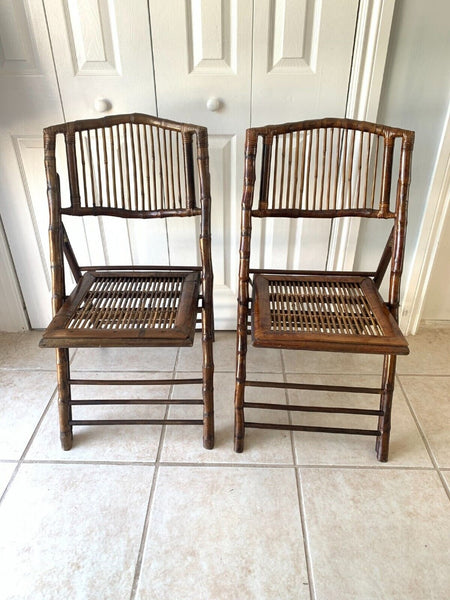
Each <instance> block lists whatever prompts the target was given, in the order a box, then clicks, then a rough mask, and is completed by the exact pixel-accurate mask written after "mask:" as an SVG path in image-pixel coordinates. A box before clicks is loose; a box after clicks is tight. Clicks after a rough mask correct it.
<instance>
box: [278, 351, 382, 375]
mask: <svg viewBox="0 0 450 600" xmlns="http://www.w3.org/2000/svg"><path fill="white" fill-rule="evenodd" d="M283 360H284V365H285V369H286V373H350V374H352V373H361V374H372V373H380V376H381V370H382V367H383V357H382V356H376V355H372V356H370V355H368V354H348V353H345V352H307V351H302V350H283Z"/></svg>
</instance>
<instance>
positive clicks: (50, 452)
mask: <svg viewBox="0 0 450 600" xmlns="http://www.w3.org/2000/svg"><path fill="white" fill-rule="evenodd" d="M73 375H74V376H75V377H76V376H77V375H78V376H81V377H85V378H92V379H94V378H95V377H99V378H102V377H104V378H105V379H107V378H111V374H107V376H106V375H105V374H102V373H95V372H94V373H89V374H88V376H86V372H79V373H77V372H75V371H74V372H73ZM113 376H114V377H115V378H117V379H125V378H127V377H130V373H120V372H119V373H117V372H115V373H114V374H113ZM157 378H167V373H164V372H163V373H133V379H157ZM169 389H170V388H169V386H165V385H164V386H147V385H145V386H144V385H138V386H122V385H120V386H76V387H74V392H73V394H74V395H73V397H74V399H75V398H78V399H87V398H105V399H106V398H110V399H119V398H136V399H142V398H155V399H156V398H161V399H166V398H168V395H169ZM164 412H165V406H164V405H156V406H140V405H136V406H121V405H119V406H74V407H73V416H74V418H80V419H127V418H130V419H161V418H163V417H164ZM160 436H161V426H160V425H103V426H95V425H86V426H77V427H74V442H73V447H72V449H71V450H70V451H69V452H65V451H64V450H62V449H61V446H60V443H59V429H58V411H57V406H56V401H55V402H53V404H52V406H51V407H50V410H49V411H48V413H47V415H46V417H45V419H44V421H43V423H42V424H41V427H40V428H39V431H38V433H37V435H36V437H35V439H34V442H33V444H32V445H31V447H30V449H29V451H28V453H27V456H26V458H27V459H29V460H66V461H72V460H87V461H100V462H101V461H132V462H133V461H148V462H151V461H154V460H155V459H156V454H157V451H158V446H159V441H160Z"/></svg>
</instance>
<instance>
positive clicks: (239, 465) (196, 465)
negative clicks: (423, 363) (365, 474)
mask: <svg viewBox="0 0 450 600" xmlns="http://www.w3.org/2000/svg"><path fill="white" fill-rule="evenodd" d="M17 462H18V461H16V460H14V459H0V464H14V463H17ZM22 463H23V464H27V465H94V466H95V465H97V466H112V467H124V466H125V467H127V466H129V467H155V466H156V462H155V461H142V462H139V461H123V462H121V461H106V460H105V461H98V460H59V459H42V460H40V459H29V460H27V459H25V460H23V461H22ZM158 466H159V467H186V468H193V467H194V468H199V469H204V468H219V467H220V468H225V469H227V468H228V469H249V468H250V469H295V468H301V469H322V470H326V469H328V470H330V469H339V470H347V471H434V470H435V469H434V468H433V466H430V467H408V466H401V465H396V466H392V467H388V466H377V465H373V466H372V465H340V464H330V465H324V464H300V463H298V464H295V465H294V464H291V463H286V464H283V463H244V462H243V463H234V462H229V463H226V462H203V463H199V462H176V461H159V462H158ZM442 471H450V469H442Z"/></svg>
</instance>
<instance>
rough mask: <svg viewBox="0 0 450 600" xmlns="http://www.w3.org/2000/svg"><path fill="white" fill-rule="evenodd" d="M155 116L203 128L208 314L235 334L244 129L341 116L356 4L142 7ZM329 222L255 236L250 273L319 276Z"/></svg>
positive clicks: (274, 227) (213, 1)
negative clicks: (266, 269)
mask: <svg viewBox="0 0 450 600" xmlns="http://www.w3.org/2000/svg"><path fill="white" fill-rule="evenodd" d="M150 10H151V15H150V16H151V24H152V39H153V50H154V65H155V83H156V96H157V102H158V110H159V113H160V114H161V115H164V116H167V117H169V118H174V119H180V120H183V121H192V122H195V123H201V124H204V125H206V126H207V127H208V130H209V144H210V168H211V182H212V200H211V202H212V210H213V215H212V232H213V247H212V249H213V263H214V281H215V291H214V300H215V312H216V323H217V324H218V326H219V327H235V320H236V284H237V259H238V246H239V229H240V223H239V218H240V198H241V194H242V185H243V168H244V152H243V146H244V138H245V129H246V128H247V127H250V126H258V125H264V124H268V123H280V122H286V121H289V120H291V121H295V120H301V119H307V118H313V117H321V116H343V115H344V114H345V107H346V99H347V91H348V85H349V78H350V69H351V61H352V50H353V43H354V37H355V27H356V18H357V12H358V0H337V1H334V0H333V1H332V2H331V1H328V0H327V1H325V2H321V1H319V0H316V1H313V0H310V1H308V0H257V1H255V2H253V3H252V2H250V1H248V0H191V1H190V2H184V1H183V0H172V1H167V0H152V1H151V2H150ZM330 228H331V222H330V221H329V220H323V219H322V220H319V219H317V220H315V222H314V223H311V221H310V222H309V224H308V227H306V226H302V223H301V222H300V221H298V222H297V223H295V224H294V225H293V226H289V225H288V224H287V223H286V222H285V220H281V219H277V220H275V221H273V222H271V223H269V224H268V225H267V226H266V227H265V228H264V229H263V230H259V231H256V232H255V235H254V238H256V239H254V244H253V246H252V252H253V259H254V261H255V263H256V265H258V266H264V265H266V266H269V265H270V266H271V267H274V268H275V267H279V268H281V267H283V266H290V267H292V268H295V267H296V266H298V265H299V264H300V262H301V264H302V265H304V266H305V267H306V268H324V267H325V265H326V260H327V249H328V244H329V238H330Z"/></svg>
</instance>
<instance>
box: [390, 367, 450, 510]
mask: <svg viewBox="0 0 450 600" xmlns="http://www.w3.org/2000/svg"><path fill="white" fill-rule="evenodd" d="M397 380H398V384H399V386H400V389H401V390H402V392H403V395H404V397H405V401H406V404H407V405H408V408H409V410H410V412H411V415H412V418H413V419H414V422H415V424H416V427H417V429H418V430H419V434H420V436H421V438H422V441H423V443H424V445H425V448H426V450H427V452H428V455H429V457H430V460H431V462H432V464H433V467H434V470H435V471H436V473H437V475H438V477H439V479H440V481H441V483H442V485H443V487H444V490H445V493H446V494H447V496H448V498H449V500H450V490H449V488H448V485H447V481H446V480H445V477H444V476H443V475H442V473H441V469H440V467H439V465H438V462H437V460H436V457H435V455H434V452H433V450H432V448H431V444H430V443H429V441H428V438H427V436H426V434H425V431H424V430H423V428H422V426H421V424H420V420H419V417H418V416H417V414H416V412H415V410H414V408H413V405H412V404H411V402H410V400H409V398H408V394H407V393H406V390H405V388H404V387H403V384H402V382H401V380H400V378H399V376H398V375H397Z"/></svg>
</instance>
